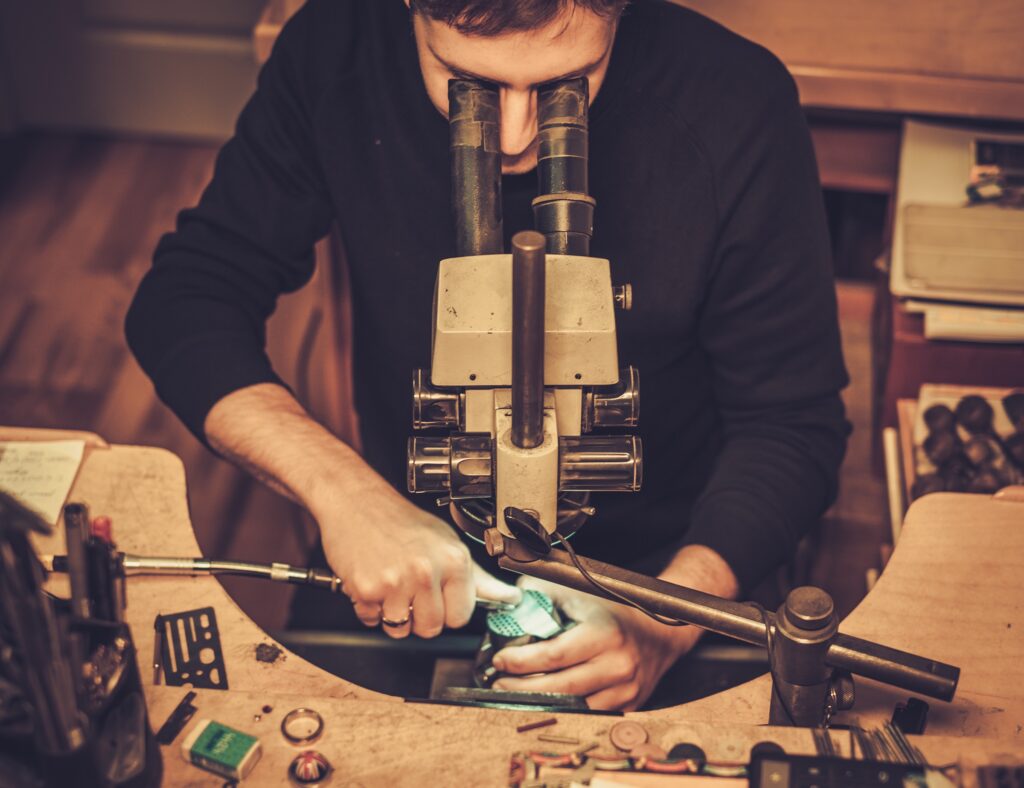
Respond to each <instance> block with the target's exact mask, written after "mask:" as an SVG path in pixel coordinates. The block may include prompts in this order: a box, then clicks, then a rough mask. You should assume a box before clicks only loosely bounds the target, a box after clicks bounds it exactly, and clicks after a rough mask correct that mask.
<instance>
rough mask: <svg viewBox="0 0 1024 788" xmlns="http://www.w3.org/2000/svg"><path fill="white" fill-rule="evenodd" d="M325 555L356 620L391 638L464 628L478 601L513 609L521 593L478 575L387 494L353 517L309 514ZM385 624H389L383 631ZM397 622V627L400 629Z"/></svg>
mask: <svg viewBox="0 0 1024 788" xmlns="http://www.w3.org/2000/svg"><path fill="white" fill-rule="evenodd" d="M314 516H316V518H317V522H318V523H319V524H320V534H321V539H322V541H323V546H324V553H325V554H326V555H327V561H328V563H329V564H330V565H331V568H332V569H333V570H334V572H335V574H337V575H338V576H339V577H341V578H342V586H341V589H342V591H343V592H344V593H345V594H346V595H347V596H348V597H349V599H351V600H352V604H353V605H354V606H355V611H356V615H357V616H358V617H359V620H360V621H362V622H363V623H364V624H366V625H367V626H369V627H373V626H377V625H378V624H382V628H383V630H384V631H385V632H386V633H387V634H388V635H390V636H391V637H394V638H403V637H406V636H407V635H408V634H409V633H410V632H413V633H415V634H417V635H419V636H420V637H425V638H430V637H435V636H436V635H438V634H440V633H441V631H442V630H443V629H444V628H445V627H446V626H447V627H452V628H457V627H462V626H465V625H466V623H467V622H468V621H469V617H470V616H471V615H472V614H473V609H474V607H475V605H476V599H477V597H479V598H481V599H490V600H495V601H499V602H511V603H517V602H518V601H519V600H520V598H521V597H520V591H519V589H517V588H516V587H515V586H510V585H506V584H505V583H502V582H501V581H500V580H498V579H497V578H495V577H493V576H491V575H490V574H488V573H487V572H485V571H484V570H483V569H482V568H481V567H480V566H479V565H478V564H476V563H475V562H474V561H473V560H472V559H471V558H470V556H469V550H467V549H466V546H465V545H464V544H463V543H462V541H461V540H460V539H459V537H458V535H457V534H456V533H455V531H454V530H453V529H452V528H451V526H449V525H448V524H447V523H445V522H444V521H442V520H441V519H440V518H438V517H435V516H433V515H432V514H430V513H429V512H425V511H423V510H422V509H420V508H418V507H417V506H414V505H413V504H411V503H410V502H409V501H407V500H406V499H405V498H403V497H402V496H401V495H399V494H398V493H396V492H394V491H392V490H390V489H388V490H387V491H386V492H385V491H382V492H381V493H380V494H379V495H378V496H375V499H374V500H372V501H366V500H365V499H364V500H361V501H360V510H359V512H351V511H350V512H347V513H346V515H345V517H344V520H342V519H341V518H340V517H339V516H338V513H335V512H331V511H327V512H314ZM388 621H392V622H395V623H394V624H388V623H387V622H388ZM398 622H404V623H401V624H399V623H398Z"/></svg>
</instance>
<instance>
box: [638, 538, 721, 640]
mask: <svg viewBox="0 0 1024 788" xmlns="http://www.w3.org/2000/svg"><path fill="white" fill-rule="evenodd" d="M658 577H659V578H660V579H662V580H667V581H668V582H670V583H675V584H676V585H681V586H686V587H687V588H694V589H696V590H698V591H703V592H704V593H706V594H714V595H715V596H720V597H724V598H725V599H735V598H736V596H737V595H738V594H739V582H738V581H737V579H736V575H735V574H734V573H733V571H732V569H730V568H729V565H728V564H727V563H726V562H725V559H724V558H722V556H720V555H719V554H718V553H716V552H715V551H714V550H712V549H711V548H710V547H705V546H704V545H687V546H686V547H684V548H683V549H682V550H680V551H679V552H678V553H676V554H675V556H674V557H673V558H672V561H671V562H670V563H669V565H668V566H667V567H665V569H664V571H662V572H661V574H660V575H658ZM665 630H666V634H667V635H668V636H669V637H672V638H673V639H674V640H675V641H676V645H677V647H678V648H679V650H680V653H681V654H684V653H686V652H687V651H689V650H690V649H691V648H693V646H694V644H695V643H696V642H697V640H698V639H699V638H700V636H701V634H702V633H703V632H704V630H702V629H698V628H697V627H679V628H676V629H671V628H668V627H666V628H665Z"/></svg>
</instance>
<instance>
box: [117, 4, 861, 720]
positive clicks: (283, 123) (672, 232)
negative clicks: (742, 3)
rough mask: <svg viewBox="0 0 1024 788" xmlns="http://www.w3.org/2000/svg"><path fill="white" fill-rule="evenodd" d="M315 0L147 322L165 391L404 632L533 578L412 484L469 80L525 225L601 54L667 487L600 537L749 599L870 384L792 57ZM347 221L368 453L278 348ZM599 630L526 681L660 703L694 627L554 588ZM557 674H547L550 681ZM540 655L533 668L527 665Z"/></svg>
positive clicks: (353, 587)
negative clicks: (285, 306)
mask: <svg viewBox="0 0 1024 788" xmlns="http://www.w3.org/2000/svg"><path fill="white" fill-rule="evenodd" d="M623 6H624V3H623V2H621V0H520V1H519V2H513V1H512V0H412V3H411V8H409V7H407V5H405V4H403V3H402V0H362V1H360V0H309V2H307V4H306V6H305V7H304V8H303V9H302V10H301V11H300V12H299V13H298V14H297V15H296V16H295V18H294V19H293V20H292V21H291V22H290V23H289V24H288V25H287V26H286V28H285V30H284V31H283V32H282V34H281V37H280V40H279V41H278V42H277V45H276V47H275V50H274V54H273V55H272V57H271V59H270V61H269V62H268V63H267V65H266V67H265V68H264V70H263V72H262V73H261V75H260V83H259V89H258V91H257V92H256V94H255V95H254V97H253V99H252V100H251V101H250V103H249V104H248V106H247V107H246V109H245V110H244V112H243V113H242V115H241V117H240V119H239V123H238V128H237V132H236V134H235V136H234V138H233V139H232V140H231V141H229V142H228V143H227V145H225V147H224V149H223V151H222V152H221V154H220V157H219V159H218V162H217V168H216V171H215V174H214V177H213V180H212V182H211V183H210V185H209V187H208V188H207V190H206V192H205V193H204V195H203V198H202V200H201V202H200V204H199V206H198V207H197V208H195V209H192V210H189V211H185V212H183V213H182V215H181V217H180V219H179V223H178V228H177V231H176V232H175V233H172V234H170V235H168V236H166V237H165V238H164V239H163V240H162V241H161V243H160V246H159V247H158V249H157V251H156V254H155V260H154V266H153V269H152V270H151V271H150V273H149V274H148V275H147V277H146V279H145V280H144V281H143V283H142V285H141V286H140V288H139V292H138V294H137V296H136V299H135V302H134V304H133V306H132V309H131V311H130V313H129V316H128V319H127V331H128V338H129V342H130V344H131V346H132V348H133V350H134V352H135V353H136V355H137V356H138V358H139V360H140V362H141V363H142V365H143V367H144V368H145V369H146V371H147V372H148V373H149V374H150V376H151V377H152V378H153V379H154V381H155V383H156V387H157V391H158V392H159V394H160V396H161V397H162V398H163V399H164V400H165V401H166V402H167V403H168V404H169V405H170V406H171V407H172V408H173V409H174V410H175V411H176V412H177V413H178V414H179V415H180V416H181V418H182V419H183V420H184V421H185V423H186V424H187V425H188V426H189V427H190V428H191V429H192V430H193V432H195V434H196V435H197V436H199V437H200V438H201V439H204V440H206V441H207V442H208V443H209V445H210V446H211V447H212V448H214V449H215V450H216V451H218V452H220V453H221V454H223V455H225V456H227V457H230V458H232V459H233V460H235V461H236V462H238V463H240V464H241V465H243V466H244V467H246V468H248V469H249V470H251V471H252V472H253V473H254V474H255V475H256V476H258V477H259V478H261V479H262V480H264V481H266V482H267V483H268V484H269V485H271V486H272V487H274V488H275V489H277V490H279V491H281V492H282V493H283V494H285V495H288V496H290V497H291V498H293V499H295V500H296V501H298V502H299V503H301V504H302V505H303V506H305V507H306V508H307V509H308V510H309V511H310V512H311V513H312V515H313V516H314V517H315V518H316V520H317V522H318V524H319V526H320V533H321V539H322V544H323V550H324V553H325V555H326V558H327V561H328V562H329V564H330V566H331V567H332V568H333V569H334V571H335V572H336V573H337V574H338V575H340V576H341V577H342V578H343V579H344V591H345V593H346V594H347V595H348V596H349V597H350V598H351V600H352V602H353V605H354V608H355V611H356V614H357V615H358V617H359V618H360V620H361V621H362V622H363V623H364V624H366V625H368V626H375V625H378V624H380V623H382V622H383V624H384V630H385V631H386V632H388V634H390V635H392V636H393V637H404V636H406V635H408V634H409V633H410V632H413V633H415V634H417V635H420V636H423V637H431V636H434V635H437V634H438V633H439V632H440V631H441V630H442V628H443V627H445V626H448V627H458V626H461V625H463V624H465V623H466V621H467V620H468V618H469V616H470V613H471V611H472V608H473V600H474V597H475V596H482V597H491V598H497V599H510V600H511V599H514V598H516V596H517V594H518V592H517V591H515V590H514V589H512V588H511V587H509V586H506V585H504V584H502V583H500V582H499V581H497V580H496V579H494V578H493V577H491V576H490V575H488V574H487V573H486V572H485V571H484V570H483V569H482V568H481V567H480V566H479V565H478V564H476V563H475V562H473V561H472V560H471V559H470V557H469V553H468V552H467V549H466V547H465V546H464V545H463V543H462V542H461V541H460V539H459V537H458V535H457V534H456V533H455V532H454V531H453V529H452V528H451V526H450V525H449V524H448V523H447V522H445V521H442V520H441V519H440V518H439V517H438V516H437V515H436V509H435V510H434V512H435V513H430V512H428V511H426V510H425V509H421V508H419V507H417V506H416V505H414V504H413V503H411V502H410V501H409V499H408V498H406V497H405V496H404V495H402V494H401V493H400V492H398V491H397V490H396V488H398V489H402V488H403V487H404V459H405V450H404V447H405V441H406V438H407V436H408V432H409V423H408V409H409V403H408V396H409V391H408V382H407V381H408V379H409V373H410V371H411V370H412V369H414V368H416V367H424V366H428V364H429V342H430V340H429V320H430V305H431V294H432V289H433V281H434V276H435V273H436V266H437V261H438V260H440V259H442V258H445V257H449V256H452V254H453V251H454V250H453V245H454V226H453V221H452V217H451V213H450V207H449V205H448V195H449V193H450V183H449V175H448V152H447V141H448V134H447V122H446V120H445V114H446V111H447V82H448V80H449V79H450V78H452V77H469V78H475V79H482V80H486V81H488V82H491V83H493V84H494V85H496V86H497V88H498V90H499V93H500V99H501V117H502V121H501V124H502V125H501V144H502V153H503V172H504V173H505V176H504V178H503V181H504V183H503V191H504V212H505V223H504V226H505V231H506V233H507V234H509V235H511V234H512V233H513V232H515V231H517V230H520V229H526V228H529V227H532V218H531V216H530V210H529V200H530V198H532V197H533V196H534V195H535V193H536V183H535V177H534V176H533V175H532V173H531V170H532V169H533V168H534V165H535V163H536V142H535V136H536V132H537V128H536V106H537V92H536V88H537V86H538V85H541V84H544V83H546V82H550V81H553V80H557V79H562V78H567V77H573V76H586V77H587V78H588V79H589V81H590V95H591V98H592V108H591V118H590V150H591V176H590V183H591V193H592V194H593V196H594V197H595V198H596V199H597V206H598V207H597V216H596V219H595V228H596V229H595V233H594V237H593V241H592V245H591V249H592V253H593V254H594V255H595V256H598V257H607V258H608V259H610V260H611V263H612V269H613V270H612V275H613V279H614V280H615V281H617V282H630V283H631V284H632V286H633V294H634V299H633V301H634V307H633V310H632V311H630V312H628V313H625V314H623V315H620V316H619V319H618V322H619V331H620V353H621V357H622V359H623V360H624V361H625V362H627V363H631V364H634V365H635V366H637V367H638V368H639V369H640V370H641V372H642V373H643V375H644V413H643V417H642V418H641V428H640V434H641V436H642V438H643V441H644V448H645V484H644V490H643V491H642V492H641V493H639V494H636V495H619V496H615V495H606V496H604V497H603V498H600V499H599V500H598V502H597V506H598V509H599V513H598V515H597V517H596V518H594V519H593V520H592V521H591V522H590V523H588V524H587V525H586V526H584V528H583V529H582V531H581V532H580V533H579V534H578V536H577V537H576V538H575V540H574V541H575V544H576V546H577V549H578V550H579V551H580V552H581V553H582V554H584V555H590V556H592V557H596V558H605V559H608V560H612V561H614V562H616V563H620V564H627V565H630V566H633V567H635V568H640V569H643V570H645V571H650V572H654V573H660V576H661V577H663V578H665V579H668V580H671V581H673V582H677V583H680V584H682V585H686V586H691V587H694V588H699V589H702V590H705V591H708V592H711V593H714V594H718V595H721V596H725V597H732V598H735V597H736V596H738V595H739V593H740V592H741V590H744V589H749V588H751V587H752V586H753V585H754V584H755V583H756V582H757V581H758V580H759V579H760V578H761V577H763V576H764V575H765V574H766V573H767V571H769V570H770V569H771V568H772V567H773V566H775V565H777V564H779V563H781V562H783V561H785V560H786V559H787V557H788V556H789V555H790V554H791V552H792V550H793V548H794V547H795V545H796V543H797V541H798V540H799V539H800V537H801V536H802V535H803V534H804V533H805V532H806V531H807V530H808V529H809V528H810V527H811V526H812V525H813V523H814V522H815V521H816V519H817V518H818V517H819V516H820V514H821V513H822V512H823V511H824V509H825V508H826V507H827V506H828V505H829V503H830V502H831V500H832V499H833V497H834V495H835V488H836V483H837V469H838V466H839V463H840V461H841V458H842V454H843V451H844V448H845V438H846V433H847V425H846V422H845V420H844V418H843V410H842V404H841V401H840V399H839V396H838V392H839V390H840V389H841V388H842V386H844V385H845V383H846V374H845V371H844V368H843V362H842V357H841V352H840V350H839V339H838V330H837V325H836V316H835V295H834V289H833V284H832V278H831V271H830V266H829V261H828V244H827V233H826V229H825V225H824V219H823V213H822V205H821V195H820V189H819V186H818V182H817V174H816V170H815V164H814V159H813V155H812V152H811V148H810V144H809V138H808V134H807V130H806V127H805V124H804V121H803V117H802V114H801V111H800V108H799V105H798V102H797V97H796V93H795V90H794V87H793V84H792V81H791V79H790V78H789V76H788V74H787V73H786V72H785V69H784V68H783V67H782V66H781V65H780V64H779V63H778V61H777V60H775V59H774V58H773V57H772V56H771V55H770V54H769V53H767V52H766V51H764V50H763V49H761V48H759V47H757V46H755V45H753V44H751V43H749V42H746V41H744V40H742V39H740V38H739V37H737V36H735V35H733V34H731V33H729V32H728V31H726V30H724V29H723V28H721V27H719V26H717V25H715V24H713V23H711V22H709V21H708V20H706V19H704V18H702V17H700V16H698V15H696V14H694V13H692V12H689V11H685V10H683V9H681V8H678V7H675V6H672V5H670V4H667V3H663V2H656V1H655V0H650V1H644V0H637V2H635V3H633V4H631V5H628V6H626V7H625V8H624V7H623ZM332 221H336V222H337V223H338V226H339V229H340V234H341V237H342V239H343V241H344V244H345V247H346V254H347V257H348V261H349V266H350V269H351V287H352V294H353V305H354V306H353V308H354V323H355V329H354V333H355V336H354V346H355V352H354V370H355V387H356V405H357V407H358V410H359V414H360V423H361V431H362V439H363V445H364V447H365V450H364V454H363V456H362V457H360V456H358V455H357V454H356V453H355V452H354V451H353V450H352V449H351V448H349V447H348V446H346V445H345V444H343V443H342V442H340V441H339V440H337V439H336V438H335V437H334V436H332V435H331V434H330V433H329V432H328V431H327V430H326V429H324V428H323V427H321V426H320V425H319V424H317V423H316V422H315V421H314V420H312V419H311V418H310V417H309V416H308V414H307V413H306V412H305V411H304V409H303V408H302V407H301V405H300V404H299V403H298V402H296V400H295V399H294V398H293V397H292V395H291V394H290V392H289V391H288V390H287V389H286V388H284V387H283V386H282V385H281V383H280V381H279V379H278V378H277V377H276V375H275V374H274V372H273V371H272V369H271V368H270V364H269V361H268V360H267V358H266V355H265V353H264V351H263V343H264V322H265V320H266V318H267V317H268V315H269V314H270V313H271V312H272V310H273V307H274V303H275V299H276V297H277V296H278V295H279V294H280V293H282V292H287V291H291V290H294V289H296V288H298V287H300V286H301V285H302V284H304V283H305V281H307V280H308V278H309V277H310V275H311V272H312V256H311V248H312V245H313V243H314V241H316V240H317V239H318V238H320V237H321V236H323V235H324V234H325V233H326V232H327V231H328V228H329V225H330V223H331V222H332ZM545 590H547V591H548V592H549V593H550V594H551V595H552V596H553V597H555V599H556V600H557V601H558V602H559V603H560V604H561V605H562V606H563V607H564V608H565V610H566V612H567V613H568V614H569V615H570V616H571V617H572V618H574V619H576V620H577V621H579V622H580V623H579V625H578V626H576V627H574V628H573V629H572V630H570V631H569V632H567V633H566V634H564V635H561V636H559V637H558V638H556V639H554V640H552V641H549V642H546V643H542V644H535V645H531V646H526V647H521V648H510V649H506V650H505V651H503V652H501V653H499V654H498V655H496V656H495V664H496V666H497V667H498V668H499V670H503V671H505V672H507V673H509V674H511V676H510V677H509V678H505V679H503V680H501V681H500V682H499V684H498V685H497V686H498V687H499V688H507V689H510V690H542V691H553V692H570V693H575V694H582V695H585V696H587V698H588V702H589V703H590V705H591V706H593V707H595V708H627V709H628V708H635V707H636V706H637V705H639V704H640V703H642V702H643V701H644V699H646V698H647V696H648V695H649V694H650V692H651V691H652V689H653V688H654V685H655V684H656V683H657V680H658V678H659V677H660V676H661V675H662V673H663V672H664V671H665V670H666V669H667V667H668V666H669V665H671V664H672V662H673V661H675V659H676V658H678V657H679V656H680V655H682V654H684V653H686V651H688V650H689V649H690V648H691V647H692V646H693V644H694V643H695V641H696V639H697V637H698V633H697V632H696V631H694V630H693V628H690V627H684V628H672V627H665V626H662V625H660V624H657V623H655V622H653V621H651V620H650V619H647V618H645V617H644V616H643V615H642V614H640V613H637V612H636V611H632V610H628V609H625V608H623V607H621V606H617V605H612V604H609V603H605V602H603V601H599V600H597V599H595V598H592V597H588V596H586V595H583V594H577V593H575V592H570V591H568V590H565V589H560V588H556V587H551V586H545ZM537 674H539V675H537ZM517 676H518V677H517Z"/></svg>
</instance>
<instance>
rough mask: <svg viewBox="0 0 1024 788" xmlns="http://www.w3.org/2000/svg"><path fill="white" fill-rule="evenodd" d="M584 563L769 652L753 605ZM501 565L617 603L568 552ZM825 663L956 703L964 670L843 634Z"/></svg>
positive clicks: (663, 607)
mask: <svg viewBox="0 0 1024 788" xmlns="http://www.w3.org/2000/svg"><path fill="white" fill-rule="evenodd" d="M579 561H580V563H581V564H582V565H583V567H584V568H585V569H586V570H587V571H588V572H589V573H590V574H591V575H592V576H593V577H594V578H595V579H596V580H597V581H598V582H600V583H601V585H603V586H606V587H607V588H609V589H610V590H612V591H614V592H615V593H617V594H620V595H621V596H624V597H626V598H628V599H631V600H633V601H635V602H637V603H639V604H641V605H642V606H643V607H645V608H647V609H648V610H650V611H653V612H655V613H659V614H661V615H663V616H667V617H669V618H673V619H676V620H678V621H685V622H687V623H690V624H693V625H695V626H698V627H701V628H702V629H707V630H709V631H711V632H717V633H719V634H721V635H726V636H728V637H732V638H736V639H737V640H742V641H744V642H746V643H752V644H754V645H758V646H767V638H766V632H765V624H764V622H763V621H762V619H761V613H760V611H759V610H758V609H757V608H756V607H754V606H753V605H749V604H745V603H742V602H733V601H731V600H728V599H722V598H721V597H716V596H713V595H711V594H705V593H703V592H701V591H697V590H695V589H692V588H686V587H684V586H679V585H676V584H674V583H669V582H666V581H664V580H659V579H657V578H652V577H648V576H646V575H641V574H637V573H636V572H630V571H629V570H627V569H622V568H620V567H617V566H613V565H611V564H605V563H603V562H601V561H594V560H592V559H589V558H583V557H580V558H579ZM498 565H499V566H501V567H502V568H503V569H509V570H511V571H513V572H519V573H520V574H524V575H530V576H532V577H539V578H541V579H544V580H550V581H552V582H555V583H559V584H560V585H564V586H568V587H569V588H575V589H577V590H579V591H584V592H586V593H588V594H594V595H595V596H601V597H604V598H606V599H613V600H614V597H613V596H612V595H611V594H608V593H604V592H602V591H601V590H600V589H598V588H596V587H595V586H594V585H592V584H591V583H590V581H588V580H587V579H586V578H585V577H584V576H583V575H582V574H581V573H580V571H579V570H578V569H577V568H576V566H575V565H574V564H573V563H572V560H571V559H570V558H569V555H568V553H566V552H565V551H564V550H560V549H554V550H552V551H551V552H550V553H549V554H548V555H547V556H544V557H541V558H538V559H537V560H534V561H517V560H515V559H513V558H511V557H510V556H509V555H503V556H501V558H500V559H499V560H498ZM767 621H768V625H769V626H772V627H774V626H775V616H774V615H773V614H771V613H768V614H767ZM825 661H826V663H827V664H828V665H830V666H831V667H833V668H838V669H841V670H847V671H849V672H851V673H855V674H857V675H860V676H864V677H866V678H870V679H875V680H876V681H881V682H884V683H886V684H891V685H893V686H895V687H901V688H902V689H906V690H909V691H911V692H917V693H920V694H922V695H928V696H929V697H933V698H938V699H940V700H945V701H948V700H952V698H953V696H954V694H955V693H956V687H957V682H958V681H959V678H960V669H959V668H957V667H955V666H953V665H947V664H945V663H942V662H938V661H936V660H931V659H928V658H926V657H920V656H917V655H916V654H910V653H907V652H905V651H899V650H897V649H894V648H889V647H888V646H882V645H879V644H877V643H872V642H870V641H867V640H862V639H860V638H856V637H852V636H850V635H844V634H842V633H839V634H837V635H836V637H835V639H834V640H833V641H832V643H831V645H830V646H829V648H828V651H827V653H826V657H825Z"/></svg>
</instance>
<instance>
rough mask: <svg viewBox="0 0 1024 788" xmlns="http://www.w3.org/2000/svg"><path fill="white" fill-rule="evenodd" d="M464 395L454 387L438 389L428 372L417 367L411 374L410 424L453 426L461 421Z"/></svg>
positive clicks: (458, 424) (419, 427)
mask: <svg viewBox="0 0 1024 788" xmlns="http://www.w3.org/2000/svg"><path fill="white" fill-rule="evenodd" d="M465 398H466V395H465V393H464V392H462V391H458V390H456V389H439V388H436V387H435V386H433V385H431V383H430V372H429V370H426V369H417V370H416V371H415V372H413V374H412V426H413V429H417V430H424V429H428V428H430V427H449V428H451V427H455V428H458V427H459V426H460V424H461V422H462V418H463V412H464V410H465Z"/></svg>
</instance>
